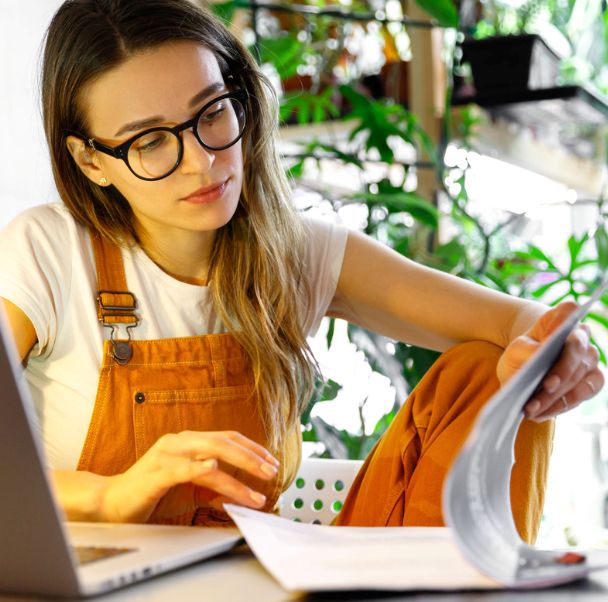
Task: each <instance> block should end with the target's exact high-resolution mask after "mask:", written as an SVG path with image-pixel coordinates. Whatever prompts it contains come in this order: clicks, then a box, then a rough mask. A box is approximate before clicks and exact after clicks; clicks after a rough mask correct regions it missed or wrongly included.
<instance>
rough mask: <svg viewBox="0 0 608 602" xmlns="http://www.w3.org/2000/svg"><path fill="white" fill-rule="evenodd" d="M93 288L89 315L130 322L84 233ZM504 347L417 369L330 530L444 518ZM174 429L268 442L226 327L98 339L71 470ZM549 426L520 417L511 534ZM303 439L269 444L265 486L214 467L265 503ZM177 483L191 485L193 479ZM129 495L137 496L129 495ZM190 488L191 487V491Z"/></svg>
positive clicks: (107, 257) (536, 507) (527, 501)
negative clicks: (94, 376) (451, 482)
mask: <svg viewBox="0 0 608 602" xmlns="http://www.w3.org/2000/svg"><path fill="white" fill-rule="evenodd" d="M93 248H94V251H95V260H96V265H97V281H98V288H99V297H100V300H101V302H100V307H99V311H98V314H99V318H100V320H101V321H102V322H104V323H105V324H107V325H109V326H111V325H112V324H116V323H122V324H124V325H129V326H135V325H136V324H137V317H136V316H135V313H134V299H133V296H132V295H131V294H130V293H128V292H127V286H126V281H125V275H124V267H123V264H122V256H121V253H120V250H119V249H118V248H116V247H115V246H113V245H112V244H110V243H108V242H107V241H105V240H101V239H100V238H99V237H96V236H93ZM501 353H502V349H500V348H499V347H496V346H494V345H492V344H490V343H485V342H480V341H471V342H468V343H463V344H460V345H457V346H455V347H453V348H452V349H450V350H449V351H447V352H446V353H444V354H443V355H442V356H441V357H440V358H439V359H438V360H437V361H436V362H435V364H434V365H433V366H432V368H431V369H430V370H429V371H428V372H427V374H426V375H425V376H424V378H423V379H422V381H421V382H420V383H419V385H418V386H417V387H416V389H415V390H414V391H413V392H412V394H411V395H410V397H409V398H408V400H407V402H406V403H405V404H404V405H403V407H402V408H401V410H400V411H399V412H398V414H397V416H396V417H395V419H394V420H393V422H392V424H391V425H390V427H389V429H388V431H387V432H386V433H385V434H384V436H383V437H382V438H381V440H380V441H379V442H378V444H377V445H376V446H375V447H374V449H373V450H372V452H371V453H370V454H369V456H368V458H367V460H366V462H365V464H364V466H363V467H362V469H361V471H360V472H359V474H358V476H357V478H356V480H355V482H354V484H353V486H352V488H351V490H350V493H349V495H348V498H347V500H346V502H345V504H344V507H343V509H342V511H341V513H340V515H339V516H338V519H337V520H336V524H337V525H368V526H372V525H373V526H396V525H424V526H438V525H442V524H443V518H442V512H441V490H442V485H443V480H444V477H445V475H446V473H447V470H448V469H449V466H450V465H451V462H452V460H453V459H454V457H455V455H456V453H457V451H458V450H459V449H460V447H461V445H462V443H463V442H464V440H465V438H466V435H467V433H468V432H469V429H470V427H471V426H472V424H473V422H474V420H475V417H476V416H477V413H478V412H479V410H480V409H481V407H482V406H483V404H484V403H485V402H486V401H487V399H488V398H489V397H490V396H491V395H492V394H493V393H494V392H495V391H496V390H497V389H498V386H499V383H498V380H497V378H496V363H497V362H498V359H499V357H500V354H501ZM182 430H199V431H217V430H236V431H239V432H241V433H242V434H244V435H245V436H247V437H249V438H251V439H253V440H254V441H257V442H258V443H260V444H261V445H264V446H265V447H267V448H268V442H267V439H266V437H265V434H264V429H263V426H262V422H261V420H260V418H259V415H258V412H257V399H256V397H255V394H254V391H253V375H252V371H251V367H250V365H249V362H248V360H247V357H246V354H245V353H244V351H243V350H242V348H241V346H240V345H239V343H238V342H237V341H236V339H235V338H234V337H233V336H232V335H230V334H210V335H202V336H194V337H183V338H175V339H162V340H157V341H137V340H133V341H128V342H124V341H119V342H115V341H112V340H110V341H105V343H104V353H103V363H102V367H101V373H100V378H99V385H98V391H97V398H96V400H95V407H94V410H93V416H92V419H91V424H90V426H89V431H88V434H87V437H86V441H85V444H84V447H83V450H82V454H81V457H80V461H79V464H78V470H88V471H91V472H94V473H97V474H103V475H112V474H117V473H119V472H123V471H125V470H126V469H127V468H129V467H130V466H131V465H132V464H133V463H134V462H135V461H136V460H137V459H138V458H140V457H141V456H142V454H143V453H145V451H146V450H147V449H149V448H150V446H151V445H152V444H153V443H154V442H155V441H156V440H157V439H158V438H159V437H160V436H162V435H163V434H165V433H174V432H179V431H182ZM552 435H553V421H550V422H545V423H541V424H536V423H533V422H531V421H527V420H525V421H524V423H523V424H522V427H521V428H520V432H519V435H518V438H517V443H516V464H515V467H514V470H513V475H512V479H511V501H512V506H513V514H514V518H515V523H516V525H517V527H518V529H519V532H520V534H521V536H522V537H523V538H524V539H525V540H527V541H532V540H533V539H534V537H535V536H536V532H537V530H538V527H539V524H540V517H541V513H542V506H543V501H544V491H545V480H546V476H547V470H548V464H549V456H550V452H551V442H552ZM300 446H301V438H300V432H299V428H297V427H296V428H294V429H293V430H292V431H291V432H289V433H286V435H285V436H284V437H283V438H282V442H281V445H280V449H270V451H271V452H272V453H274V454H275V455H276V457H277V458H278V459H279V461H280V462H281V468H280V472H279V475H278V476H277V478H276V479H274V480H272V481H270V482H266V481H262V480H261V479H256V478H255V477H251V476H250V475H248V474H246V473H244V472H242V471H239V470H236V469H234V468H231V467H229V466H223V468H224V469H225V470H227V471H229V472H230V474H232V475H233V476H236V477H237V478H239V479H240V480H242V481H244V482H245V483H247V484H248V485H250V486H252V487H253V488H254V489H256V490H257V491H260V492H261V493H263V494H264V495H266V497H267V503H266V506H265V509H266V510H273V509H274V508H275V505H276V502H277V499H278V497H279V495H280V494H281V492H282V491H283V490H284V489H286V488H287V487H288V486H289V484H290V483H291V481H292V480H293V478H294V476H295V473H296V471H297V468H298V465H299V462H300ZM181 487H186V488H190V489H191V490H192V499H199V498H200V499H204V498H205V496H204V495H197V494H196V492H195V489H199V490H200V489H202V488H195V487H194V486H193V485H183V486H181ZM133 493H134V495H137V492H136V491H134V492H133ZM199 493H200V492H199ZM156 522H166V523H173V524H196V525H222V524H223V525H225V524H229V519H228V517H227V516H226V514H225V513H223V512H220V511H217V510H214V509H212V508H210V507H207V506H204V505H202V506H201V507H199V508H198V509H197V510H194V511H188V512H185V513H183V514H181V515H179V516H174V517H171V518H165V519H162V520H156Z"/></svg>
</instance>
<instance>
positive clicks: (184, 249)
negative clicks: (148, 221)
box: [138, 229, 215, 285]
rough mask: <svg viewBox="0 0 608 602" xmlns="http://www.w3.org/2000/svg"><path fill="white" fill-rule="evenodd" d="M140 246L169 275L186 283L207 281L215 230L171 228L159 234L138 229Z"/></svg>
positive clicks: (205, 282) (202, 283)
mask: <svg viewBox="0 0 608 602" xmlns="http://www.w3.org/2000/svg"><path fill="white" fill-rule="evenodd" d="M138 236H139V241H140V246H141V248H142V249H143V251H144V252H145V253H146V255H148V257H150V259H151V260H152V261H153V262H154V263H155V264H156V265H157V266H158V267H159V268H161V270H163V271H164V272H166V273H167V274H169V276H171V277H173V278H175V279H177V280H180V281H182V282H186V283H188V284H196V285H205V284H207V278H208V271H209V258H210V257H211V250H212V247H213V241H214V240H215V232H184V231H180V232H172V231H171V230H170V229H167V231H166V232H164V233H163V235H162V236H150V235H149V233H147V232H138Z"/></svg>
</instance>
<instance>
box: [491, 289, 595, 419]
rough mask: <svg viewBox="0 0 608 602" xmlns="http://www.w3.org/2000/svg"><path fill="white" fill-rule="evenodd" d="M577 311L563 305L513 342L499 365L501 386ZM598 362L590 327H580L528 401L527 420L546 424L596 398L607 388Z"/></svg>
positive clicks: (526, 407)
mask: <svg viewBox="0 0 608 602" xmlns="http://www.w3.org/2000/svg"><path fill="white" fill-rule="evenodd" d="M576 308H577V305H576V303H574V302H572V301H564V302H563V303H560V304H559V305H557V306H556V307H554V308H552V309H550V310H549V311H547V312H546V313H545V314H543V315H542V316H541V317H540V318H539V319H538V320H537V321H536V322H535V323H534V325H533V326H532V327H531V328H530V330H528V331H527V332H526V333H525V334H523V335H521V336H519V337H517V338H516V339H514V340H513V341H511V343H510V344H509V346H508V347H507V348H506V349H505V351H504V353H503V354H502V356H501V358H500V360H499V362H498V367H497V374H498V379H499V380H500V382H501V383H502V384H504V383H505V382H506V381H507V380H508V379H509V378H510V377H511V376H512V375H513V374H514V373H515V372H517V370H519V369H520V368H521V366H522V365H523V364H525V363H526V362H527V361H528V360H529V359H530V358H531V357H532V355H534V353H536V351H538V349H539V347H540V346H541V345H542V344H543V342H544V341H545V340H546V339H547V338H548V337H549V336H550V335H551V333H552V332H553V331H555V330H556V329H557V327H558V326H559V325H560V324H561V323H562V322H563V321H564V319H565V318H566V317H567V316H568V315H569V314H570V313H571V312H573V311H574V310H576ZM598 358H599V353H598V351H597V349H596V348H595V347H594V346H593V345H592V344H591V343H590V334H589V327H588V326H587V325H586V324H580V325H579V326H577V327H576V328H574V330H573V331H572V332H571V333H570V334H569V335H568V337H567V338H566V342H565V344H564V348H563V349H562V352H561V354H560V356H559V358H558V359H557V361H556V362H555V364H554V365H553V367H552V368H551V369H550V370H549V372H548V373H547V374H546V375H545V377H544V379H543V381H542V383H541V384H540V385H539V387H538V389H537V390H536V392H535V393H534V394H533V395H532V397H531V398H530V399H529V400H528V402H527V404H526V406H525V408H524V412H525V414H526V416H527V417H528V418H530V419H532V420H535V421H537V422H542V421H544V420H548V419H549V418H554V417H555V416H557V415H558V414H563V413H564V412H567V411H568V410H571V409H572V408H575V407H576V406H578V405H579V404H580V403H581V402H583V401H585V400H586V399H590V398H591V397H594V396H595V394H596V393H597V392H598V391H599V390H600V389H601V388H602V387H603V386H604V375H603V374H602V372H601V371H600V370H599V369H598Z"/></svg>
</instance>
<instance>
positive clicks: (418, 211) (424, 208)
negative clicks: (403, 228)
mask: <svg viewBox="0 0 608 602" xmlns="http://www.w3.org/2000/svg"><path fill="white" fill-rule="evenodd" d="M351 198H353V199H357V200H362V201H365V202H366V203H368V204H369V205H382V206H384V207H386V208H387V209H388V211H389V212H390V213H397V212H403V213H409V214H410V215H411V216H412V217H413V218H414V219H415V220H417V221H419V222H421V223H423V224H425V225H427V226H430V227H431V228H437V224H438V223H439V211H438V210H437V208H436V207H434V206H433V205H431V203H429V202H428V201H425V200H424V199H423V198H422V197H420V196H418V195H417V194H415V193H413V192H394V193H391V194H388V193H384V194H382V193H379V194H373V193H357V194H354V195H353V196H352V197H351Z"/></svg>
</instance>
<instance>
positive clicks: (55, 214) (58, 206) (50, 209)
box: [2, 203, 79, 235]
mask: <svg viewBox="0 0 608 602" xmlns="http://www.w3.org/2000/svg"><path fill="white" fill-rule="evenodd" d="M78 227H79V226H78V224H77V223H76V220H75V219H74V218H73V217H72V215H71V214H70V212H69V210H68V208H67V207H66V206H65V205H64V204H63V203H46V204H43V205H36V206H34V207H30V208H28V209H25V210H24V211H21V212H20V213H18V214H17V215H16V216H15V217H14V218H13V219H12V220H11V221H10V222H9V223H8V224H7V225H6V226H5V227H4V228H3V229H2V232H3V233H5V232H10V231H13V230H18V231H21V232H22V233H27V232H29V231H37V232H39V233H42V232H50V233H53V234H55V235H56V234H58V230H69V229H75V228H78Z"/></svg>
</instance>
